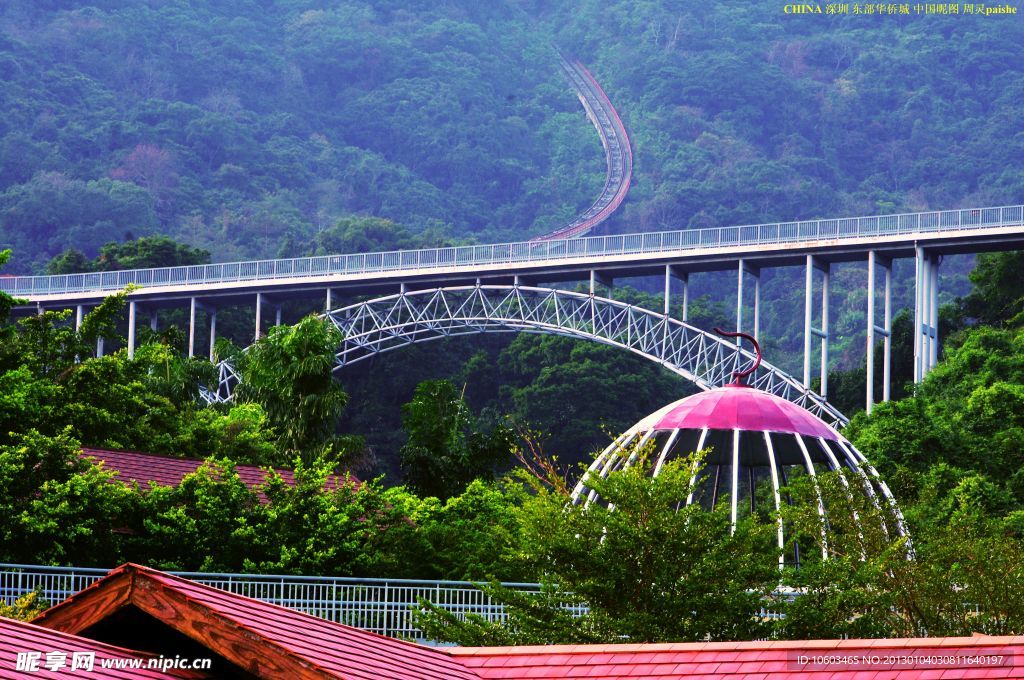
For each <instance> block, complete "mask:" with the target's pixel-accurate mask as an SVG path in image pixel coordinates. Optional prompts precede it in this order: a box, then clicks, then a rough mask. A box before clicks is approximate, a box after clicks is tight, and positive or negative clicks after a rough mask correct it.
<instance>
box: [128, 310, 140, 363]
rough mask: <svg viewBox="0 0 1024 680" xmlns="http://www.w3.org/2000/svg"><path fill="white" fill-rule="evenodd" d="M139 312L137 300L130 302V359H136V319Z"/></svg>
mask: <svg viewBox="0 0 1024 680" xmlns="http://www.w3.org/2000/svg"><path fill="white" fill-rule="evenodd" d="M137 312H138V303H137V302H135V300H130V301H129V302H128V358H129V359H133V358H135V317H136V316H137Z"/></svg>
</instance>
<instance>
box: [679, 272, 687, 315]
mask: <svg viewBox="0 0 1024 680" xmlns="http://www.w3.org/2000/svg"><path fill="white" fill-rule="evenodd" d="M679 280H680V281H682V282H683V323H686V322H687V321H689V320H690V272H683V273H682V274H680V276H679Z"/></svg>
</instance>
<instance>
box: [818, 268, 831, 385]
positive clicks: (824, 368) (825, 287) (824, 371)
mask: <svg viewBox="0 0 1024 680" xmlns="http://www.w3.org/2000/svg"><path fill="white" fill-rule="evenodd" d="M831 269H832V268H831V267H830V266H829V265H828V264H826V265H825V267H824V268H823V269H822V270H821V274H822V279H821V331H820V334H821V390H819V394H821V396H822V398H825V399H827V398H828V297H829V291H830V290H831V288H830V284H829V275H830V274H831V273H832V272H831Z"/></svg>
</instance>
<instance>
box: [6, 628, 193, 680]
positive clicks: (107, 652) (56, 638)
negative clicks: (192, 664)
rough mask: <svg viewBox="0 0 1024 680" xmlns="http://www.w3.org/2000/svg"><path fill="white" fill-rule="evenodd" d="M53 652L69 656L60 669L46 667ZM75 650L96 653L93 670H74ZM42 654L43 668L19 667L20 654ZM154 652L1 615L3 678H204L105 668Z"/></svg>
mask: <svg viewBox="0 0 1024 680" xmlns="http://www.w3.org/2000/svg"><path fill="white" fill-rule="evenodd" d="M51 652H56V653H63V654H65V655H66V657H65V658H64V659H62V660H58V664H55V665H56V666H57V670H53V671H51V670H48V669H47V667H46V660H47V654H48V653H51ZM75 652H83V653H86V654H89V653H90V652H91V653H92V654H95V657H94V662H93V670H92V671H91V672H86V671H84V670H76V671H74V672H71V663H72V658H73V655H74V653H75ZM20 653H39V654H40V655H41V657H40V658H39V662H38V668H39V670H37V671H34V670H18V666H17V663H18V654H20ZM151 657H152V654H147V653H145V652H138V651H135V650H131V649H124V648H122V647H114V646H113V645H106V644H103V643H102V642H96V641H95V640H90V639H88V638H84V637H78V636H77V635H68V634H67V633H61V632H59V631H55V630H50V629H48V628H43V627H42V626H36V625H33V624H31V623H25V622H24V621H15V620H14V619H5V618H3V617H2V616H0V678H3V679H4V680H6V679H7V678H25V677H38V678H67V677H69V676H74V675H84V676H88V677H90V678H164V679H165V680H166V678H167V677H168V676H170V677H178V678H202V677H206V676H205V675H200V674H198V673H192V672H186V671H179V670H174V669H168V670H167V671H166V672H161V671H160V670H158V669H147V668H138V669H131V670H126V669H116V668H103V660H106V659H149V658H151Z"/></svg>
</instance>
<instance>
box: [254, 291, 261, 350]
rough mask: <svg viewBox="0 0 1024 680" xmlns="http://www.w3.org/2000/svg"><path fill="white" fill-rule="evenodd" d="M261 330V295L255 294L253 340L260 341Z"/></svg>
mask: <svg viewBox="0 0 1024 680" xmlns="http://www.w3.org/2000/svg"><path fill="white" fill-rule="evenodd" d="M262 330H263V293H256V335H255V339H256V340H259V339H260V334H261V332H262Z"/></svg>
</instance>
